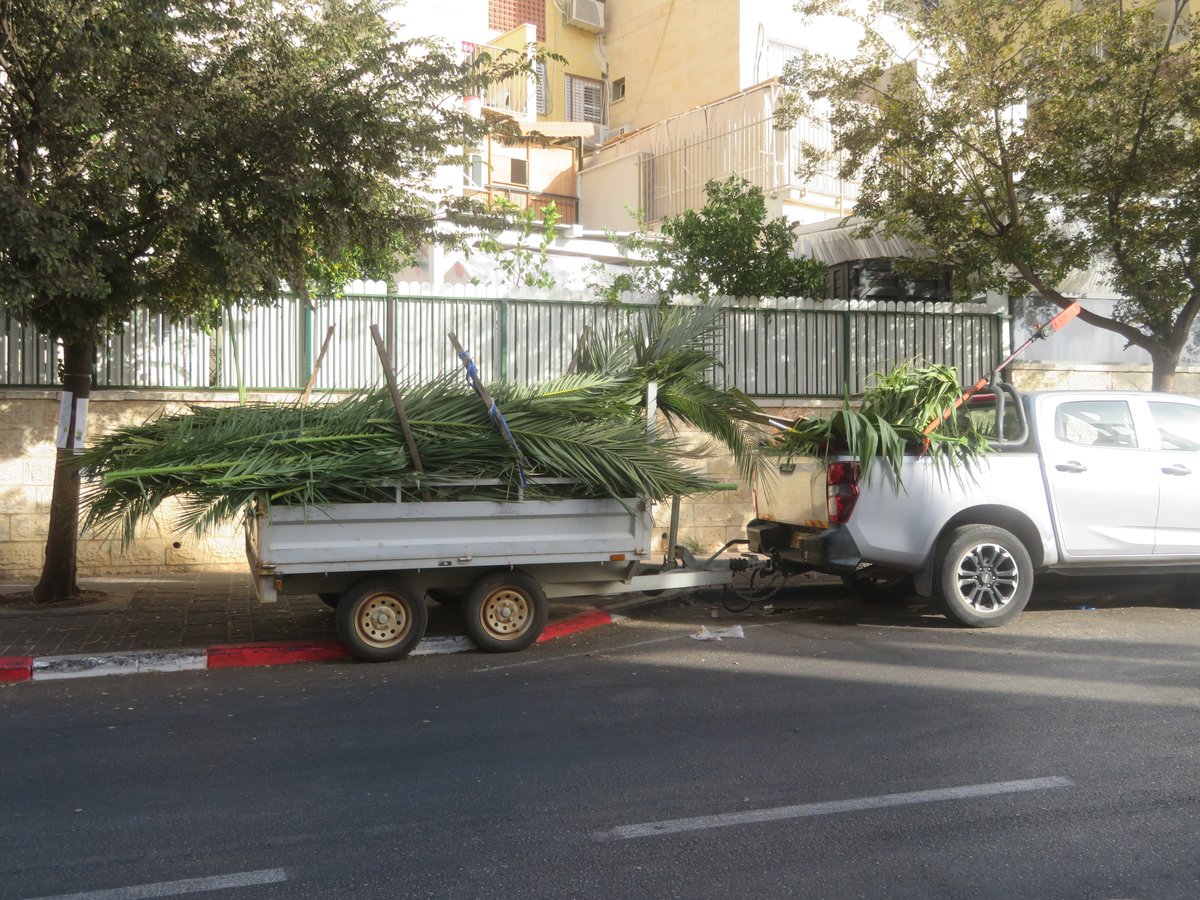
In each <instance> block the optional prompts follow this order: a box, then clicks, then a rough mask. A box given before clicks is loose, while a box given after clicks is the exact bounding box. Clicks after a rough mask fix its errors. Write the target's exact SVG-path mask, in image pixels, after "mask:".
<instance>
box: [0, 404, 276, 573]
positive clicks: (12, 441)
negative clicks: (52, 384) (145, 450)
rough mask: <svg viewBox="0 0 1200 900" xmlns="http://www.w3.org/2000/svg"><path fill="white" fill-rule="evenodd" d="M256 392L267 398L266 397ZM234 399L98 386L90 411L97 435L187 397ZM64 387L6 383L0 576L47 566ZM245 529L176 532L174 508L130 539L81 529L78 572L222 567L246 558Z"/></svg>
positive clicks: (0, 435)
mask: <svg viewBox="0 0 1200 900" xmlns="http://www.w3.org/2000/svg"><path fill="white" fill-rule="evenodd" d="M257 399H262V398H261V397H259V398H257ZM188 402H193V403H206V404H214V405H228V404H230V403H235V402H237V396H236V395H231V394H228V393H195V394H187V395H182V394H179V393H172V392H153V391H96V392H94V393H93V394H92V398H91V402H90V404H89V405H90V410H89V415H88V423H89V427H88V434H89V436H90V437H95V436H97V435H100V434H103V433H105V432H108V431H111V430H113V429H115V428H117V427H119V426H122V425H129V424H137V423H140V422H143V421H145V420H146V419H147V418H149V417H150V416H152V415H154V414H156V413H158V412H160V411H162V410H164V409H165V410H167V411H168V412H175V411H179V410H182V409H183V408H184V405H185V403H188ZM57 425H58V392H57V391H42V390H0V581H9V582H12V581H27V580H31V579H36V578H37V576H38V575H39V574H40V572H41V567H42V559H43V554H44V552H45V545H46V527H47V525H48V523H49V517H50V494H51V489H52V486H53V484H54V460H55V456H56V451H55V446H54V438H55V431H56V428H57ZM243 548H244V542H243V539H242V536H241V533H240V532H238V531H237V529H235V528H230V529H229V533H222V534H214V535H211V536H209V537H207V538H206V539H204V540H197V539H195V538H193V537H190V536H186V537H185V536H179V535H176V534H174V533H173V532H172V528H171V517H170V511H169V510H168V511H166V513H165V514H164V515H163V516H162V518H161V520H160V521H158V522H156V523H153V524H151V525H150V526H148V527H146V528H143V529H142V531H141V533H140V534H139V535H138V537H137V539H136V540H135V541H134V542H133V544H132V545H131V546H129V547H122V546H121V545H120V543H119V542H117V541H113V540H99V539H97V538H95V537H93V536H89V535H86V534H83V535H80V541H79V553H78V561H79V575H80V577H85V578H86V577H89V576H97V575H122V574H128V575H133V574H160V573H169V572H183V571H191V570H205V571H222V570H236V569H244V568H245V566H246V559H245V552H244V549H243Z"/></svg>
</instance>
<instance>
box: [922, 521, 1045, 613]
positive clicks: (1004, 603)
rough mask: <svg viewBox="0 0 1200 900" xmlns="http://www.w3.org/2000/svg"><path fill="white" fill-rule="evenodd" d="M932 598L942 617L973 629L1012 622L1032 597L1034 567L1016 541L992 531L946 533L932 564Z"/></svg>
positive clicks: (995, 529) (1007, 533)
mask: <svg viewBox="0 0 1200 900" xmlns="http://www.w3.org/2000/svg"><path fill="white" fill-rule="evenodd" d="M933 587H934V597H935V599H936V600H937V601H938V603H939V604H940V605H941V607H942V610H943V612H945V614H946V617H947V618H949V619H950V620H951V621H953V622H956V623H958V624H960V625H967V626H970V627H972V628H992V627H995V626H997V625H1003V624H1004V623H1005V622H1009V621H1011V620H1012V619H1015V618H1016V617H1017V615H1018V614H1019V613H1020V612H1021V610H1023V609H1024V608H1025V604H1026V603H1028V602H1029V595H1030V594H1031V593H1032V591H1033V563H1032V562H1031V561H1030V559H1029V551H1028V550H1026V549H1025V545H1024V544H1022V543H1021V540H1020V538H1018V537H1017V536H1016V535H1014V534H1013V533H1012V532H1010V531H1006V530H1005V529H1003V528H999V527H997V526H995V525H965V526H963V527H962V528H956V529H955V530H954V531H952V532H950V533H949V534H948V535H947V536H946V537H945V538H944V539H943V542H942V543H941V544H940V545H939V546H938V551H937V555H936V557H935V560H934V586H933Z"/></svg>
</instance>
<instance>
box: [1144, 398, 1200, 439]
mask: <svg viewBox="0 0 1200 900" xmlns="http://www.w3.org/2000/svg"><path fill="white" fill-rule="evenodd" d="M1150 415H1151V416H1153V417H1154V424H1155V426H1156V427H1157V428H1158V439H1159V441H1160V442H1161V444H1162V448H1163V449H1164V450H1196V451H1200V407H1196V406H1188V405H1187V404H1186V403H1162V402H1159V401H1151V403H1150Z"/></svg>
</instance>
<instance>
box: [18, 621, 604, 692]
mask: <svg viewBox="0 0 1200 900" xmlns="http://www.w3.org/2000/svg"><path fill="white" fill-rule="evenodd" d="M624 618H625V617H624V616H620V615H617V614H615V613H609V612H604V611H603V610H593V611H591V612H585V613H580V614H579V615H575V616H571V617H570V618H566V619H560V620H559V621H557V622H551V623H550V624H549V625H547V626H546V628H545V630H543V631H542V633H541V635H540V636H539V637H538V639H537V642H538V643H539V644H542V643H545V642H546V641H552V640H554V639H556V638H562V637H567V636H569V635H572V634H579V633H580V632H583V631H588V630H590V629H592V628H599V627H601V626H602V625H612V624H614V623H616V622H620V621H622V620H624ZM474 649H475V644H474V642H473V641H472V640H471V639H470V638H468V637H466V636H465V635H463V636H451V637H427V638H425V639H424V640H422V641H421V643H419V644H417V646H416V648H415V649H414V650H413V651H412V653H410V654H409V655H410V656H433V655H438V654H445V653H463V652H466V651H469V650H474ZM351 658H352V657H351V656H350V651H349V650H347V649H346V648H345V647H343V646H342V645H341V644H340V643H338V642H337V641H260V642H257V643H249V644H218V645H216V646H213V647H208V648H205V649H199V650H131V651H127V652H118V653H75V654H68V655H64V656H0V682H14V681H54V680H59V679H65V678H94V677H96V676H100V675H135V674H138V673H141V672H185V671H190V670H195V669H233V668H243V667H248V666H282V665H287V664H289V663H304V662H307V663H314V662H330V661H333V660H348V659H351Z"/></svg>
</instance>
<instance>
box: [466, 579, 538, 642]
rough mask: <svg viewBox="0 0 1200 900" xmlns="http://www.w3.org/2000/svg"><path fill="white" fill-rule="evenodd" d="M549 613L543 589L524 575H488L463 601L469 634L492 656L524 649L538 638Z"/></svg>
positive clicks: (477, 582) (477, 583)
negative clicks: (492, 654)
mask: <svg viewBox="0 0 1200 900" xmlns="http://www.w3.org/2000/svg"><path fill="white" fill-rule="evenodd" d="M549 614H550V603H549V601H547V600H546V594H545V592H544V591H543V590H542V586H541V585H540V584H538V582H537V579H535V578H531V577H530V576H529V575H526V574H525V573H524V572H495V573H493V574H491V575H485V576H484V577H483V578H480V579H479V580H478V581H476V582H475V583H474V584H473V585H471V589H470V590H469V591H468V592H467V595H466V597H465V598H464V599H463V617H464V619H465V621H466V625H467V633H468V634H469V635H470V636H471V638H472V639H473V640H474V641H475V643H476V644H478V645H479V647H480V649H481V650H486V651H488V652H489V653H512V652H515V651H517V650H524V649H525V648H526V647H528V646H529V645H530V644H532V643H533V642H534V641H536V640H537V639H538V635H540V634H541V633H542V629H543V628H545V627H546V619H547V617H548V616H549Z"/></svg>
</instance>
